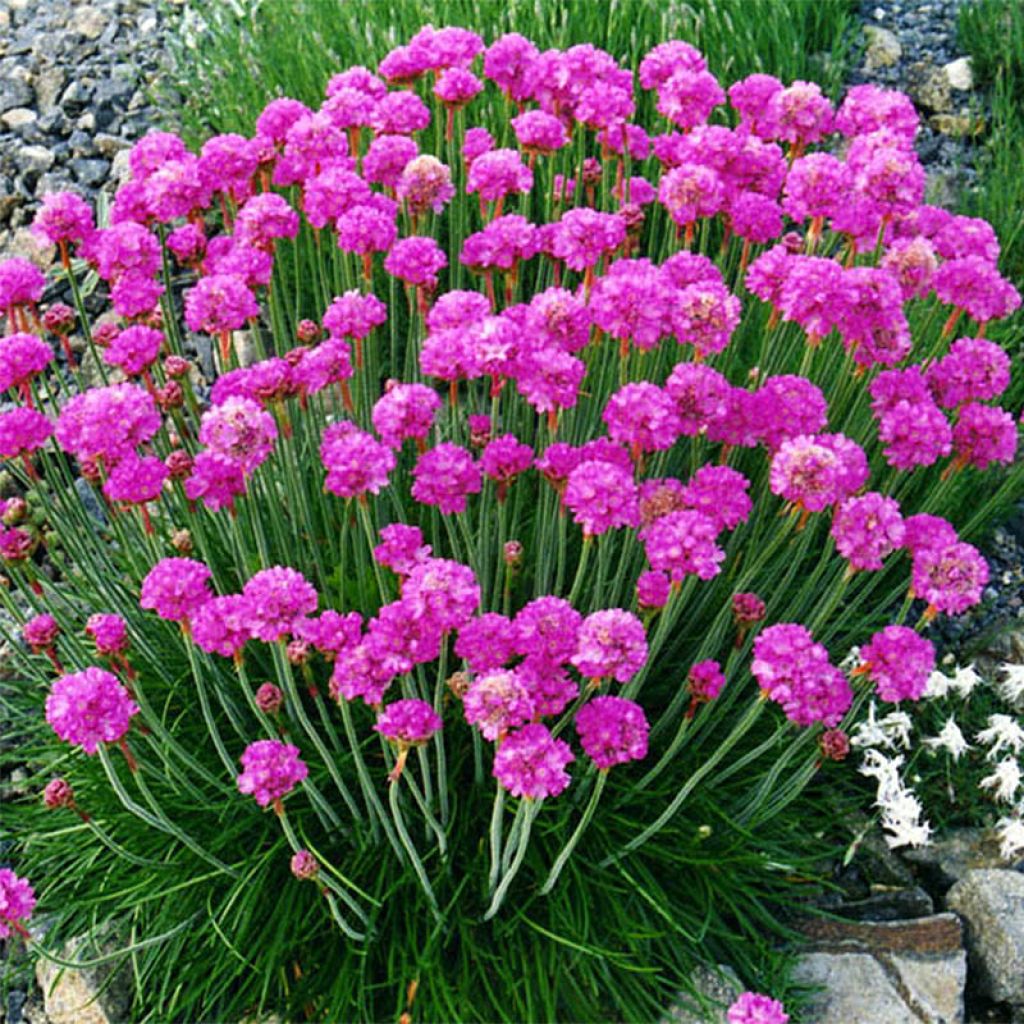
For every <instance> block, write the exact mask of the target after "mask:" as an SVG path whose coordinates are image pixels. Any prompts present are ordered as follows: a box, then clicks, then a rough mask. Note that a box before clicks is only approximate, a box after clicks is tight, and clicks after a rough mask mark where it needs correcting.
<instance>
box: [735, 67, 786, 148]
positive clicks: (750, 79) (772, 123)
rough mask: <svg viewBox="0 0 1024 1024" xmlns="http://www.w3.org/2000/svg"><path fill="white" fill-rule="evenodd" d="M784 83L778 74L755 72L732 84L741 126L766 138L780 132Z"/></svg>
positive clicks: (774, 136)
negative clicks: (780, 96)
mask: <svg viewBox="0 0 1024 1024" xmlns="http://www.w3.org/2000/svg"><path fill="white" fill-rule="evenodd" d="M781 93H782V83H781V82H780V81H779V80H778V79H777V78H776V77H775V76H774V75H763V74H753V75H747V77H746V78H742V79H740V81H738V82H734V83H733V84H732V85H731V86H729V102H730V103H731V104H732V106H733V109H734V110H736V111H737V112H738V113H739V115H740V127H741V128H746V129H747V130H748V131H750V132H752V133H753V134H754V135H756V136H758V137H759V138H762V139H774V138H776V137H777V135H778V133H779V128H780V125H779V118H780V116H781V108H780V105H779V99H778V98H779V95H780V94H781Z"/></svg>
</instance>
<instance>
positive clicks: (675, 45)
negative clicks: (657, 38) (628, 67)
mask: <svg viewBox="0 0 1024 1024" xmlns="http://www.w3.org/2000/svg"><path fill="white" fill-rule="evenodd" d="M706 67H707V64H706V63H705V62H704V58H703V57H702V56H701V54H700V51H699V50H697V49H696V48H695V47H693V46H691V45H690V44H689V43H684V42H683V41H682V40H681V39H671V40H669V41H668V42H667V43H659V44H658V45H657V46H655V47H654V48H653V49H651V50H649V51H648V52H647V53H646V54H645V56H644V58H643V60H641V61H640V68H639V71H640V84H641V85H642V86H643V87H644V88H645V89H657V88H659V87H660V86H661V85H662V84H663V83H665V82H667V81H668V79H670V78H671V77H672V75H673V74H675V72H676V71H678V70H680V69H685V70H686V71H694V72H695V71H703V70H704V69H705V68H706Z"/></svg>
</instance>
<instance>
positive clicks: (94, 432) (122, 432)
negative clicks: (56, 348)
mask: <svg viewBox="0 0 1024 1024" xmlns="http://www.w3.org/2000/svg"><path fill="white" fill-rule="evenodd" d="M9 341H10V339H8V342H7V343H9ZM159 427H160V414H159V412H157V409H156V405H155V404H154V402H153V399H152V398H151V397H150V396H149V394H147V392H146V391H144V390H143V389H142V388H139V387H136V386H135V385H134V384H112V385H110V386H109V387H101V388H91V389H89V390H88V391H85V392H83V393H82V394H80V395H76V396H75V397H74V398H72V399H71V400H70V401H69V402H68V403H67V404H66V405H65V406H64V408H63V409H62V410H61V413H60V416H59V417H58V419H57V429H56V437H57V443H58V444H59V445H60V446H61V447H62V448H63V449H64V450H65V451H67V452H71V453H72V454H73V455H75V456H76V457H77V458H79V459H90V458H93V459H95V458H103V459H105V460H107V461H108V462H109V463H111V464H112V463H114V462H116V461H117V460H118V459H120V458H122V457H123V456H124V455H126V454H127V453H128V452H129V451H131V450H132V449H134V448H135V447H137V446H138V445H140V444H143V443H144V442H146V441H148V440H149V439H150V438H151V437H152V436H153V435H154V434H155V433H156V432H157V430H158V429H159Z"/></svg>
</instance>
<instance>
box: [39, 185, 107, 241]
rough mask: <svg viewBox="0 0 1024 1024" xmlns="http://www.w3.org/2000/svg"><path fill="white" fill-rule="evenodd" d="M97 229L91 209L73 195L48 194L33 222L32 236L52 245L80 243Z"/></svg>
mask: <svg viewBox="0 0 1024 1024" xmlns="http://www.w3.org/2000/svg"><path fill="white" fill-rule="evenodd" d="M94 230H95V224H94V223H93V219H92V207H91V206H89V204H88V203H87V202H86V201H85V200H84V199H82V197H81V196H78V195H75V193H74V192H48V193H47V194H46V195H44V196H43V205H42V206H41V207H40V208H39V211H38V212H37V213H36V218H35V220H34V221H32V233H33V234H34V235H35V236H36V237H37V238H41V239H44V240H45V241H47V242H49V243H50V244H51V245H61V244H64V245H66V244H67V243H68V242H81V241H83V240H84V239H86V238H88V237H89V236H90V235H91V234H92V233H93V231H94Z"/></svg>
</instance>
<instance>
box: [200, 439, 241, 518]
mask: <svg viewBox="0 0 1024 1024" xmlns="http://www.w3.org/2000/svg"><path fill="white" fill-rule="evenodd" d="M241 494H245V473H244V471H243V470H242V467H241V465H240V464H239V463H238V462H236V461H235V460H234V459H231V458H229V457H228V456H226V455H221V454H220V452H211V451H202V452H199V453H198V454H197V455H196V457H195V461H194V462H193V464H192V472H191V476H189V478H188V479H187V480H186V481H185V496H186V497H187V498H188V499H189V500H190V501H198V500H200V499H202V502H203V504H204V505H205V506H206V507H207V508H208V509H210V510H211V511H213V512H216V511H218V510H219V509H222V508H227V509H230V508H233V507H234V501H235V498H236V497H238V496H239V495H241Z"/></svg>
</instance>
